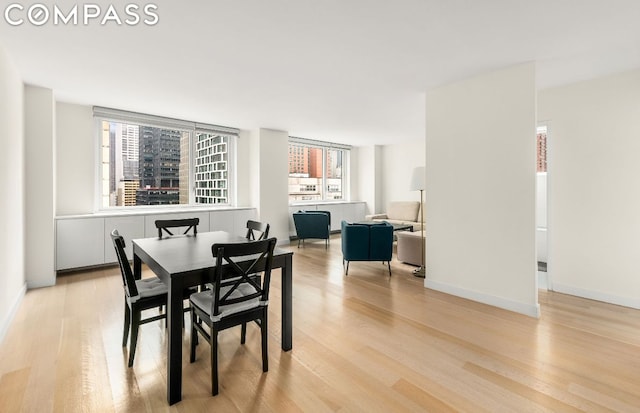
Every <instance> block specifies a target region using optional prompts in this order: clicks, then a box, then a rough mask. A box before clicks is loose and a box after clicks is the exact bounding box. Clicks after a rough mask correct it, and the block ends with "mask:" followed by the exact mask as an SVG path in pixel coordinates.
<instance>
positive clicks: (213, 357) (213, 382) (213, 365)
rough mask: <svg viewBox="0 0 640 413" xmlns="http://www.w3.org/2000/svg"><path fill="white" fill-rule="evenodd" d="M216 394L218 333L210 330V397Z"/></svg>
mask: <svg viewBox="0 0 640 413" xmlns="http://www.w3.org/2000/svg"><path fill="white" fill-rule="evenodd" d="M217 394H218V331H217V330H216V329H215V327H212V328H211V395H212V396H216V395H217Z"/></svg>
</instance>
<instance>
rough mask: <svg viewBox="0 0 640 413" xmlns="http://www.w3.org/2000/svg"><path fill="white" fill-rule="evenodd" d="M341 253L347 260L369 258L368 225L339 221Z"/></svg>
mask: <svg viewBox="0 0 640 413" xmlns="http://www.w3.org/2000/svg"><path fill="white" fill-rule="evenodd" d="M340 237H341V239H342V255H343V257H344V259H346V260H347V261H358V260H367V259H369V226H368V225H361V224H349V223H347V221H342V223H341V235H340Z"/></svg>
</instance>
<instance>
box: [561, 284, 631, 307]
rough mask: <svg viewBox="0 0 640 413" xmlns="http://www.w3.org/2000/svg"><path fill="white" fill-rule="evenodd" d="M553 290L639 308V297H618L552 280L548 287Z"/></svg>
mask: <svg viewBox="0 0 640 413" xmlns="http://www.w3.org/2000/svg"><path fill="white" fill-rule="evenodd" d="M550 288H551V289H552V290H553V291H555V292H558V293H562V294H569V295H575V296H576V297H582V298H588V299H590V300H596V301H602V302H605V303H609V304H615V305H621V306H623V307H630V308H635V309H637V310H640V298H631V297H620V296H618V295H613V294H606V293H603V292H600V291H592V290H586V289H584V288H579V287H574V286H571V285H565V284H559V283H557V282H555V281H554V282H553V285H552V286H551V287H550Z"/></svg>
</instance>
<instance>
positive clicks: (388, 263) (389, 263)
mask: <svg viewBox="0 0 640 413" xmlns="http://www.w3.org/2000/svg"><path fill="white" fill-rule="evenodd" d="M387 265H388V266H389V277H391V261H387Z"/></svg>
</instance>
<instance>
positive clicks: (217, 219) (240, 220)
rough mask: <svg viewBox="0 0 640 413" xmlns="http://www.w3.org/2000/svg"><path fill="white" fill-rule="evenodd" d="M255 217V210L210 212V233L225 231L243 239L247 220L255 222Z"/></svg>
mask: <svg viewBox="0 0 640 413" xmlns="http://www.w3.org/2000/svg"><path fill="white" fill-rule="evenodd" d="M256 215H257V214H256V210H255V209H233V210H226V211H211V215H210V216H211V218H210V219H211V231H226V232H228V233H230V234H235V235H239V236H242V237H244V236H245V234H246V233H247V220H250V219H253V220H255V219H256Z"/></svg>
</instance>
